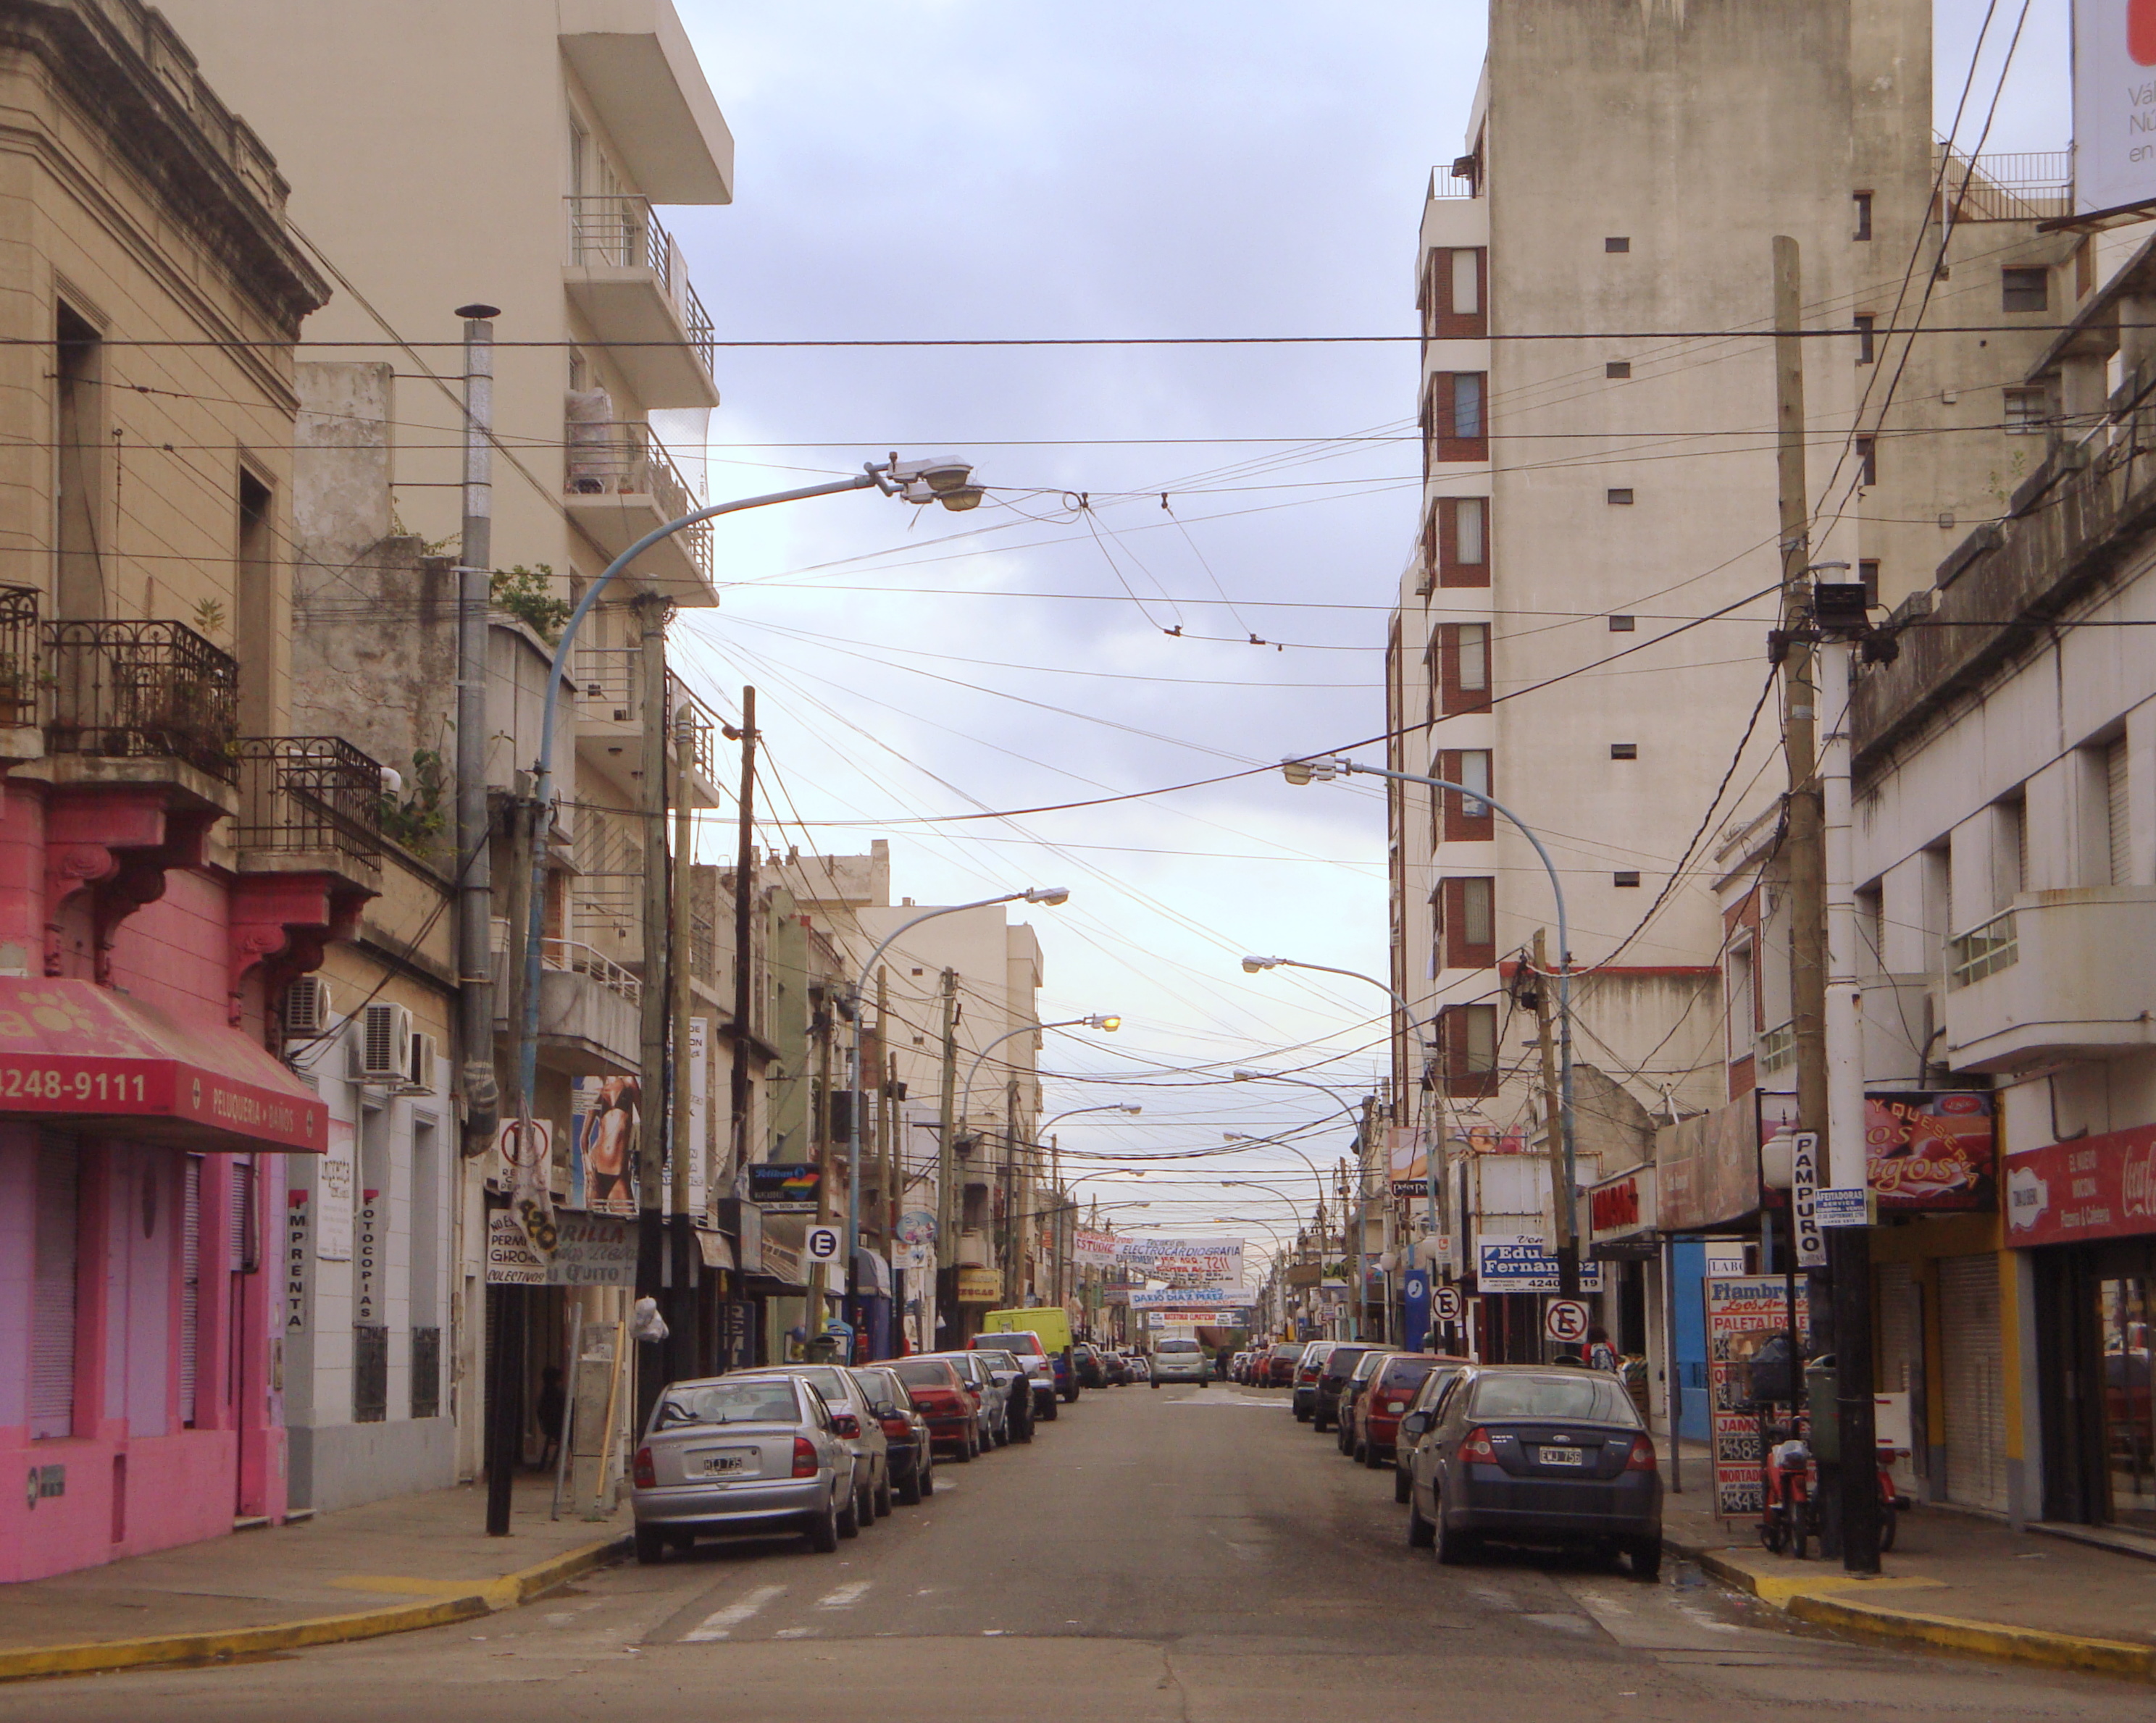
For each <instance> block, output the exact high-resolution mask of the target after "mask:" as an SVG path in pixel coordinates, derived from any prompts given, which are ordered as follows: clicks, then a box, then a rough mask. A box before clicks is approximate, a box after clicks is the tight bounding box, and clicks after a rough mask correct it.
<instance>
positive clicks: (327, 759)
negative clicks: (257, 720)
mask: <svg viewBox="0 0 2156 1723" xmlns="http://www.w3.org/2000/svg"><path fill="white" fill-rule="evenodd" d="M237 747H238V751H239V828H238V831H237V833H235V836H236V838H237V841H238V843H239V847H240V848H241V849H256V850H276V851H284V852H286V853H297V852H302V851H307V852H320V851H327V850H334V851H336V852H337V853H338V854H342V855H348V856H350V857H352V859H354V860H357V861H366V862H374V861H379V860H380V859H381V858H382V767H381V766H380V765H379V764H378V763H377V762H375V761H374V760H372V759H370V758H369V757H368V756H367V755H365V754H363V753H362V752H361V751H359V750H358V749H357V748H355V747H354V746H352V744H351V743H350V742H348V741H344V740H343V739H342V738H341V737H339V736H246V737H244V738H242V739H241V741H239V743H238V744H237Z"/></svg>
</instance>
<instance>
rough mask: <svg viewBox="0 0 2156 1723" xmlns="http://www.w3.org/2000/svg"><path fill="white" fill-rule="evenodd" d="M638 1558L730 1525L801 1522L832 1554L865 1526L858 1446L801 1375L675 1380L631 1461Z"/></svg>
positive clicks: (811, 1542)
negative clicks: (856, 1457)
mask: <svg viewBox="0 0 2156 1723" xmlns="http://www.w3.org/2000/svg"><path fill="white" fill-rule="evenodd" d="M631 1484H632V1488H631V1490H630V1493H629V1505H630V1507H631V1509H632V1510H633V1511H634V1514H635V1515H636V1559H637V1560H638V1561H642V1562H644V1563H647V1564H649V1563H651V1562H654V1561H659V1560H660V1558H661V1557H662V1556H664V1555H665V1551H666V1549H667V1546H669V1545H671V1546H673V1547H675V1549H683V1550H685V1549H687V1548H688V1547H689V1546H690V1545H691V1544H692V1543H694V1542H695V1541H696V1539H697V1538H698V1537H699V1536H718V1535H720V1534H722V1533H726V1532H748V1533H762V1534H765V1535H769V1534H772V1533H774V1532H783V1531H799V1532H800V1533H802V1535H803V1536H805V1537H806V1538H807V1539H808V1547H809V1548H810V1549H812V1550H814V1551H817V1552H818V1553H819V1554H822V1555H829V1553H830V1552H831V1551H834V1550H836V1549H837V1548H838V1547H839V1539H840V1538H842V1537H852V1536H856V1535H858V1534H859V1532H860V1515H859V1496H860V1485H859V1484H858V1483H857V1482H856V1481H855V1463H854V1456H853V1454H852V1452H851V1451H850V1449H848V1447H847V1445H846V1441H845V1438H844V1436H843V1435H842V1434H841V1433H840V1432H839V1428H838V1425H837V1423H836V1421H835V1420H834V1418H833V1416H832V1413H831V1411H830V1408H829V1407H828V1406H826V1405H825V1404H824V1397H823V1396H822V1395H821V1394H819V1393H818V1392H816V1390H815V1389H814V1388H813V1387H810V1386H809V1385H808V1383H807V1382H803V1380H802V1379H801V1378H800V1377H796V1376H787V1375H779V1374H760V1375H751V1374H747V1373H743V1374H741V1375H737V1376H726V1377H709V1378H706V1379H705V1380H702V1381H696V1382H673V1383H670V1384H669V1385H668V1387H666V1389H665V1392H663V1393H661V1394H660V1397H659V1403H658V1404H657V1405H656V1406H655V1407H654V1408H652V1413H651V1423H650V1425H649V1428H647V1429H646V1430H645V1431H644V1441H643V1443H642V1444H641V1445H640V1446H639V1448H638V1449H637V1450H636V1458H635V1460H634V1464H633V1465H632V1467H631Z"/></svg>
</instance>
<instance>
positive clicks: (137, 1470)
mask: <svg viewBox="0 0 2156 1723" xmlns="http://www.w3.org/2000/svg"><path fill="white" fill-rule="evenodd" d="M0 22H4V25H5V36H6V44H7V45H6V48H5V50H4V52H0V83H4V85H5V92H4V98H0V99H4V100H5V103H6V105H7V108H8V113H9V115H10V116H11V123H10V126H9V127H8V133H7V137H6V141H5V142H4V144H0V163H3V164H4V166H0V172H4V174H5V177H6V180H7V184H8V193H9V195H8V198H7V199H6V201H5V203H4V205H0V237H4V243H5V245H6V249H7V253H8V258H9V259H10V264H11V267H10V269H9V270H8V279H7V285H6V288H5V290H4V291H0V315H4V317H5V320H6V328H7V332H8V336H9V338H10V345H9V346H8V347H7V348H6V349H5V351H4V356H0V369H4V373H5V379H6V384H7V387H5V389H4V390H0V399H4V401H5V403H6V406H5V408H4V409H3V410H4V414H5V418H6V421H7V428H8V437H7V442H8V448H9V450H10V454H9V457H8V460H7V462H6V464H5V466H4V469H0V512H3V513H4V518H5V521H6V525H7V531H6V534H5V544H6V550H5V552H4V555H5V559H6V563H5V567H6V581H7V585H6V587H5V588H4V590H0V617H4V622H0V694H4V701H0V736H4V737H5V741H4V743H0V756H4V758H5V761H6V767H7V772H6V779H5V786H4V796H5V811H4V818H0V857H4V864H0V1454H5V1456H6V1457H7V1459H8V1463H9V1464H10V1466H11V1468H12V1472H11V1475H12V1476H13V1478H15V1479H18V1480H22V1479H28V1487H27V1489H25V1488H24V1487H23V1486H22V1485H21V1484H20V1483H19V1482H18V1486H17V1487H16V1488H14V1489H12V1490H9V1491H8V1493H7V1495H6V1498H5V1500H4V1502H3V1503H0V1579H5V1580H20V1579H29V1578H34V1577H38V1576H40V1575H44V1574H50V1573H55V1572H64V1571H66V1570H68V1569H71V1568H79V1567H86V1566H90V1565H93V1564H96V1563H100V1562H103V1561H110V1560H112V1559H114V1558H116V1557H119V1556H130V1555H135V1554H137V1553H141V1552H143V1551H151V1550H156V1549H159V1548H163V1547H167V1546H172V1545H176V1544H181V1543H186V1542H189V1541H197V1540H201V1539H205V1538H208V1537H212V1536H218V1535H220V1534H223V1533H226V1532H228V1531H232V1530H233V1529H234V1526H238V1525H245V1524H250V1523H263V1522H267V1521H270V1520H276V1519H278V1518H280V1517H281V1516H282V1515H284V1514H285V1512H286V1510H287V1507H288V1505H289V1500H290V1498H289V1495H288V1490H289V1480H290V1460H291V1458H292V1455H291V1452H290V1449H289V1447H288V1444H287V1441H286V1432H285V1428H283V1418H282V1411H283V1407H282V1402H283V1400H284V1397H285V1381H284V1376H283V1365H284V1357H285V1338H284V1336H285V1332H286V1328H285V1312H286V1302H285V1295H284V1285H285V1281H284V1277H283V1275H282V1274H281V1272H280V1269H281V1264H282V1262H283V1259H284V1250H285V1240H286V1238H287V1235H288V1231H289V1228H290V1226H291V1225H292V1224H295V1223H302V1224H303V1223H305V1218H306V1216H305V1213H304V1193H305V1192H306V1191H307V1190H308V1189H309V1188H310V1175H309V1174H307V1173H305V1172H300V1173H298V1174H295V1175H288V1168H289V1167H291V1166H292V1165H293V1163H295V1162H299V1163H305V1164H307V1165H309V1166H311V1165H312V1164H313V1163H316V1162H317V1161H320V1160H321V1158H322V1156H323V1155H324V1152H325V1150H326V1147H327V1146H328V1145H329V1141H330V1139H331V1136H332V1131H331V1115H332V1108H331V1106H330V1105H326V1100H325V1098H324V1097H322V1096H321V1095H318V1094H317V1093H316V1091H315V1090H314V1089H313V1088H312V1087H311V1086H310V1085H308V1084H307V1083H306V1082H305V1081H303V1080H301V1079H300V1078H299V1077H297V1076H295V1074H293V1072H292V1071H291V1070H290V1069H287V1068H286V1066H285V1064H283V1063H282V1062H280V1055H281V1054H285V1052H286V1050H287V1049H288V1046H289V1041H288V1038H287V1035H286V1029H287V1027H288V1026H287V1024H286V1023H285V1022H284V1021H283V1017H284V1013H283V1009H282V1002H283V1000H284V999H285V996H286V993H287V991H288V988H289V987H290V983H292V982H294V981H295V979H298V978H300V977H305V976H306V975H308V974H310V973H311V972H313V971H315V970H316V968H317V967H319V966H320V965H321V963H322V962H323V961H324V958H325V954H326V951H330V950H332V949H334V948H335V947H336V946H337V944H339V943H340V942H341V941H346V940H348V939H349V938H351V936H352V934H353V933H354V931H355V930H356V928H357V926H358V925H359V923H360V921H361V919H362V912H363V906H364V905H367V903H368V902H369V901H370V900H372V899H374V898H375V897H377V895H381V894H382V891H383V889H384V881H383V874H382V864H381V858H380V853H379V844H378V841H377V833H375V831H374V829H373V827H374V823H375V822H374V813H375V810H376V808H377V803H378V799H379V793H380V788H381V782H382V780H381V774H380V769H379V767H377V766H376V764H375V762H373V761H372V760H371V759H370V758H368V757H367V756H365V755H364V754H362V753H361V752H359V751H357V750H356V749H353V748H351V747H350V746H347V745H346V744H344V743H343V742H341V741H340V740H339V739H337V738H336V737H335V736H325V735H322V734H319V733H314V734H304V735H303V734H299V733H295V729H294V717H295V708H294V703H293V700H292V686H291V678H290V627H289V618H290V597H291V593H290V569H289V565H288V563H287V562H286V557H285V546H287V545H288V544H289V543H290V538H291V534H292V530H293V528H292V498H293V491H294V474H293V470H292V461H291V455H290V449H291V444H292V439H293V423H294V418H295V413H296V412H297V409H298V405H299V400H298V391H297V387H296V381H295V364H294V357H295V356H294V351H293V343H294V341H295V340H296V338H297V337H298V335H299V332H300V325H301V321H302V320H303V319H304V318H305V317H306V316H307V315H308V314H309V313H311V311H313V310H315V309H316V307H317V306H319V305H321V303H322V301H323V300H324V299H325V298H326V295H327V294H328V291H329V287H328V284H327V282H326V281H325V280H324V279H323V278H322V276H321V274H320V273H319V272H318V271H317V270H316V268H315V267H314V265H313V264H311V262H310V261H309V260H308V259H306V257H305V254H304V253H303V252H302V250H301V249H300V247H299V245H298V244H296V243H295V240H294V238H293V237H292V235H291V233H290V232H289V230H288V228H287V226H286V223H285V182H284V181H283V179H282V178H281V177H280V174H279V171H278V168H277V167H276V164H275V161H274V159H273V157H272V156H271V155H270V153H269V150H268V149H267V148H266V147H265V146H264V144H263V142H262V141H261V139H260V138H259V136H257V135H256V134H255V133H254V131H251V130H250V129H249V127H248V126H247V125H246V124H245V123H244V121H241V120H240V119H239V118H237V117H236V116H235V115H234V113H233V111H232V110H231V109H230V108H229V107H228V106H227V105H226V104H225V102H224V101H223V100H221V99H220V97H219V95H218V92H217V91H216V90H214V88H213V86H212V85H211V84H210V83H209V82H208V81H206V80H205V79H203V77H202V76H201V75H200V74H199V73H198V70H197V69H196V66H195V63H194V60H193V57H192V55H191V54H190V53H189V51H188V49H187V44H185V43H184V42H183V41H182V39H181V38H180V37H179V36H177V34H175V33H174V32H173V31H172V28H171V26H170V25H169V24H167V23H166V21H165V19H164V18H163V17H162V14H160V13H157V11H155V10H153V9H152V8H149V7H147V6H143V5H140V4H137V3H135V0H97V3H95V4H93V3H90V0H9V3H8V4H7V5H6V6H4V7H0Z"/></svg>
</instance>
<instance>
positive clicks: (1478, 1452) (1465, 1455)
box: [1460, 1424, 1497, 1466]
mask: <svg viewBox="0 0 2156 1723" xmlns="http://www.w3.org/2000/svg"><path fill="white" fill-rule="evenodd" d="M1460 1458H1461V1459H1465V1460H1472V1461H1475V1462H1476V1463H1477V1464H1481V1465H1486V1466H1494V1465H1495V1464H1497V1450H1496V1448H1494V1447H1493V1446H1491V1442H1490V1433H1489V1432H1488V1431H1487V1430H1486V1429H1484V1428H1482V1427H1481V1425H1480V1424H1477V1425H1476V1427H1475V1428H1473V1429H1471V1430H1470V1431H1469V1432H1468V1433H1467V1434H1466V1437H1465V1438H1462V1439H1461V1441H1460Z"/></svg>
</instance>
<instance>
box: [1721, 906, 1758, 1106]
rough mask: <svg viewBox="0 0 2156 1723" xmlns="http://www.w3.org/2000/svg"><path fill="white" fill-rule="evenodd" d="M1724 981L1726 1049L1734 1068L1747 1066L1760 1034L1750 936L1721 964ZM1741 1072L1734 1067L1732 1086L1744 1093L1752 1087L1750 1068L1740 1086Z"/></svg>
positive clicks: (1723, 1027)
mask: <svg viewBox="0 0 2156 1723" xmlns="http://www.w3.org/2000/svg"><path fill="white" fill-rule="evenodd" d="M1722 984H1723V986H1724V987H1725V988H1726V989H1727V992H1725V994H1724V996H1723V999H1722V1041H1723V1050H1724V1052H1725V1054H1726V1055H1727V1059H1728V1063H1729V1064H1730V1065H1731V1066H1732V1068H1733V1067H1735V1066H1737V1065H1738V1064H1745V1065H1747V1066H1748V1064H1749V1062H1750V1060H1751V1058H1752V1051H1753V1038H1755V1037H1756V1036H1757V1035H1758V1033H1759V1028H1758V1018H1759V1001H1758V990H1757V988H1756V986H1755V984H1754V982H1753V967H1752V946H1751V943H1750V941H1749V940H1748V939H1747V941H1745V942H1744V943H1743V944H1741V945H1738V946H1733V947H1732V948H1731V951H1730V953H1729V961H1727V963H1725V964H1724V965H1723V966H1722ZM1744 1077H1745V1081H1744V1083H1743V1089H1738V1088H1737V1083H1738V1072H1737V1071H1736V1070H1735V1069H1732V1071H1731V1074H1730V1082H1731V1086H1732V1089H1733V1090H1736V1092H1737V1093H1738V1094H1742V1093H1743V1091H1744V1090H1747V1089H1749V1088H1750V1087H1751V1086H1752V1085H1751V1082H1750V1080H1749V1072H1748V1070H1747V1071H1746V1073H1744Z"/></svg>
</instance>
